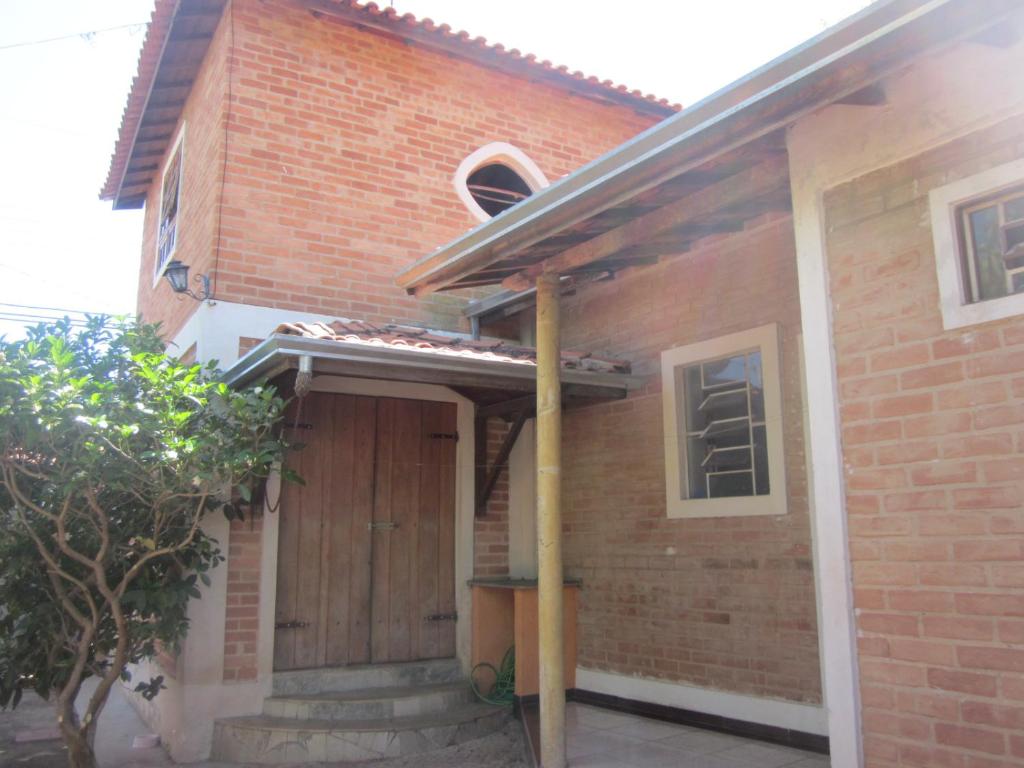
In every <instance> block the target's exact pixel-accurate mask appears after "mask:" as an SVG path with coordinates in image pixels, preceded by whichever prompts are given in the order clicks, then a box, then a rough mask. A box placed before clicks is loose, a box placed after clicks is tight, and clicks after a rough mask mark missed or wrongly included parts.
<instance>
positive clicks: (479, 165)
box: [453, 141, 548, 221]
mask: <svg viewBox="0 0 1024 768" xmlns="http://www.w3.org/2000/svg"><path fill="white" fill-rule="evenodd" d="M453 181H454V183H455V192H456V193H457V194H458V196H459V198H460V199H461V200H462V202H463V204H464V205H465V206H466V208H468V209H469V212H470V213H472V214H473V215H474V216H475V217H476V218H477V219H479V220H480V221H487V220H488V219H490V218H491V217H492V216H497V215H498V214H499V213H501V212H502V211H506V210H508V209H509V208H511V207H512V206H513V205H515V204H516V203H518V202H521V201H523V200H525V199H526V198H528V197H529V196H530V195H532V194H533V193H534V192H536V191H537V190H540V189H543V188H544V187H546V186H547V185H548V180H547V177H546V176H545V175H544V172H543V171H541V169H540V168H538V167H537V164H536V163H535V162H533V160H531V159H530V158H529V157H527V156H526V154H525V153H524V152H523V151H522V150H520V149H517V148H516V147H513V146H512V145H511V144H507V143H505V142H503V141H496V142H494V143H492V144H488V145H486V146H484V147H481V148H480V149H478V150H476V152H474V153H473V154H471V155H470V156H469V157H467V158H466V159H465V160H463V161H462V163H461V164H460V165H459V168H458V170H457V171H456V172H455V178H454V179H453Z"/></svg>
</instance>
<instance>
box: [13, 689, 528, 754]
mask: <svg viewBox="0 0 1024 768" xmlns="http://www.w3.org/2000/svg"><path fill="white" fill-rule="evenodd" d="M55 732H56V729H55V725H54V713H53V707H52V706H51V705H50V704H48V703H47V702H45V701H43V700H42V699H40V698H39V697H37V696H35V694H26V696H25V699H24V701H22V703H21V704H20V705H19V706H18V708H17V709H15V710H13V711H10V710H8V711H3V712H0V768H65V766H67V757H66V756H65V753H64V748H63V745H62V743H61V742H60V740H59V739H44V740H32V741H18V740H17V737H18V736H19V735H21V736H22V737H25V736H45V735H51V734H55ZM148 733H149V730H148V729H147V728H146V725H145V723H143V722H142V720H141V719H139V716H138V714H136V712H135V709H134V708H133V707H132V705H131V704H130V703H129V702H128V700H127V698H126V697H125V695H124V693H123V692H122V691H121V689H120V688H117V687H115V689H114V692H113V693H111V696H110V700H109V701H108V702H107V706H106V707H105V708H104V710H103V714H101V715H100V721H99V728H98V729H97V732H96V756H97V758H98V760H99V764H100V766H102V768H152V767H153V766H171V765H174V763H173V762H172V760H171V759H170V757H168V756H167V753H166V752H164V750H163V749H162V748H161V747H151V748H148V749H133V748H132V741H133V739H134V738H135V737H136V736H144V735H147V734H148ZM523 755H524V752H523V741H522V736H521V733H520V727H519V723H517V722H513V723H510V724H509V725H508V726H506V727H505V729H503V730H502V731H499V732H498V733H495V734H493V735H491V736H488V737H486V738H483V739H477V740H476V741H470V742H467V743H465V744H459V745H457V746H454V747H449V748H447V749H442V750H438V751H437V752H430V753H427V754H423V755H411V756H409V757H405V758H398V759H394V760H374V761H370V762H364V763H358V764H357V765H360V766H374V768H480V767H481V766H487V768H526V763H525V761H524V760H523ZM192 765H194V766H195V768H239V767H238V765H237V764H233V765H227V764H225V763H211V762H204V763H193V764H192ZM345 765H347V766H351V765H354V764H353V763H346V764H345ZM293 768H314V767H313V766H293ZM315 768H324V765H323V764H318V765H317V766H316V767H315Z"/></svg>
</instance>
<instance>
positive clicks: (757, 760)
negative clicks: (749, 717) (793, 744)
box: [715, 741, 807, 768]
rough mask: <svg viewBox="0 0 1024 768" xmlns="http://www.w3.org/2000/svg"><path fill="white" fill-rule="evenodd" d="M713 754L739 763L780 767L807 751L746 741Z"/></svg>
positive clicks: (789, 763)
mask: <svg viewBox="0 0 1024 768" xmlns="http://www.w3.org/2000/svg"><path fill="white" fill-rule="evenodd" d="M715 756H716V757H724V758H726V759H728V760H735V761H737V762H739V763H749V764H750V765H752V766H757V768H782V766H790V765H792V764H793V763H795V762H796V761H797V760H800V759H802V758H804V757H806V756H807V753H806V752H802V751H800V750H798V749H790V748H788V747H782V746H776V745H774V744H763V743H760V742H756V741H746V742H745V743H741V744H739V745H737V746H734V747H729V748H728V749H723V750H720V751H716V752H715Z"/></svg>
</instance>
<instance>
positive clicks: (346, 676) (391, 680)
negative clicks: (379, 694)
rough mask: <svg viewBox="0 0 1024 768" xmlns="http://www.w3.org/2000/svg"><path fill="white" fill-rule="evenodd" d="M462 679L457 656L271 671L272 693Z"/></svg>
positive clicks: (350, 688) (323, 691)
mask: <svg viewBox="0 0 1024 768" xmlns="http://www.w3.org/2000/svg"><path fill="white" fill-rule="evenodd" d="M462 678H463V674H462V669H461V668H460V666H459V662H458V659H432V660H430V661H409V662H403V663H401V664H364V665H360V666H352V667H330V668H327V669H301V670H296V671H294V672H275V673H274V687H273V695H274V696H291V695H293V694H318V693H332V692H344V691H358V690H363V689H366V688H396V687H405V686H412V685H431V684H434V683H454V682H456V681H458V680H460V679H462Z"/></svg>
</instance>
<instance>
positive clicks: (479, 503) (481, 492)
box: [476, 398, 536, 517]
mask: <svg viewBox="0 0 1024 768" xmlns="http://www.w3.org/2000/svg"><path fill="white" fill-rule="evenodd" d="M530 399H531V400H533V403H531V404H526V405H523V406H522V407H521V408H520V410H519V412H518V413H517V414H516V417H515V420H514V421H513V422H512V426H511V427H509V430H508V433H507V434H506V435H505V439H504V440H503V441H502V443H501V447H500V448H499V449H498V455H497V456H495V457H494V464H492V465H491V466H490V468H487V418H486V417H480V416H479V415H478V416H477V420H476V425H477V426H476V432H477V439H476V453H477V456H476V466H477V479H478V482H477V489H476V515H477V517H480V516H482V515H483V514H485V513H486V512H487V502H488V500H489V499H490V498H491V494H492V493H493V492H494V486H495V485H497V484H498V478H499V477H501V473H502V471H503V470H504V469H505V467H506V466H507V465H508V458H509V456H511V455H512V448H513V447H514V446H515V444H516V440H517V439H518V438H519V433H520V432H522V431H523V425H524V424H526V420H527V419H528V418H530V416H531V415H532V414H533V409H534V407H535V406H536V398H530ZM481 433H483V438H481ZM481 469H485V471H483V472H481ZM481 477H482V479H483V480H482V482H480V478H481Z"/></svg>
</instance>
